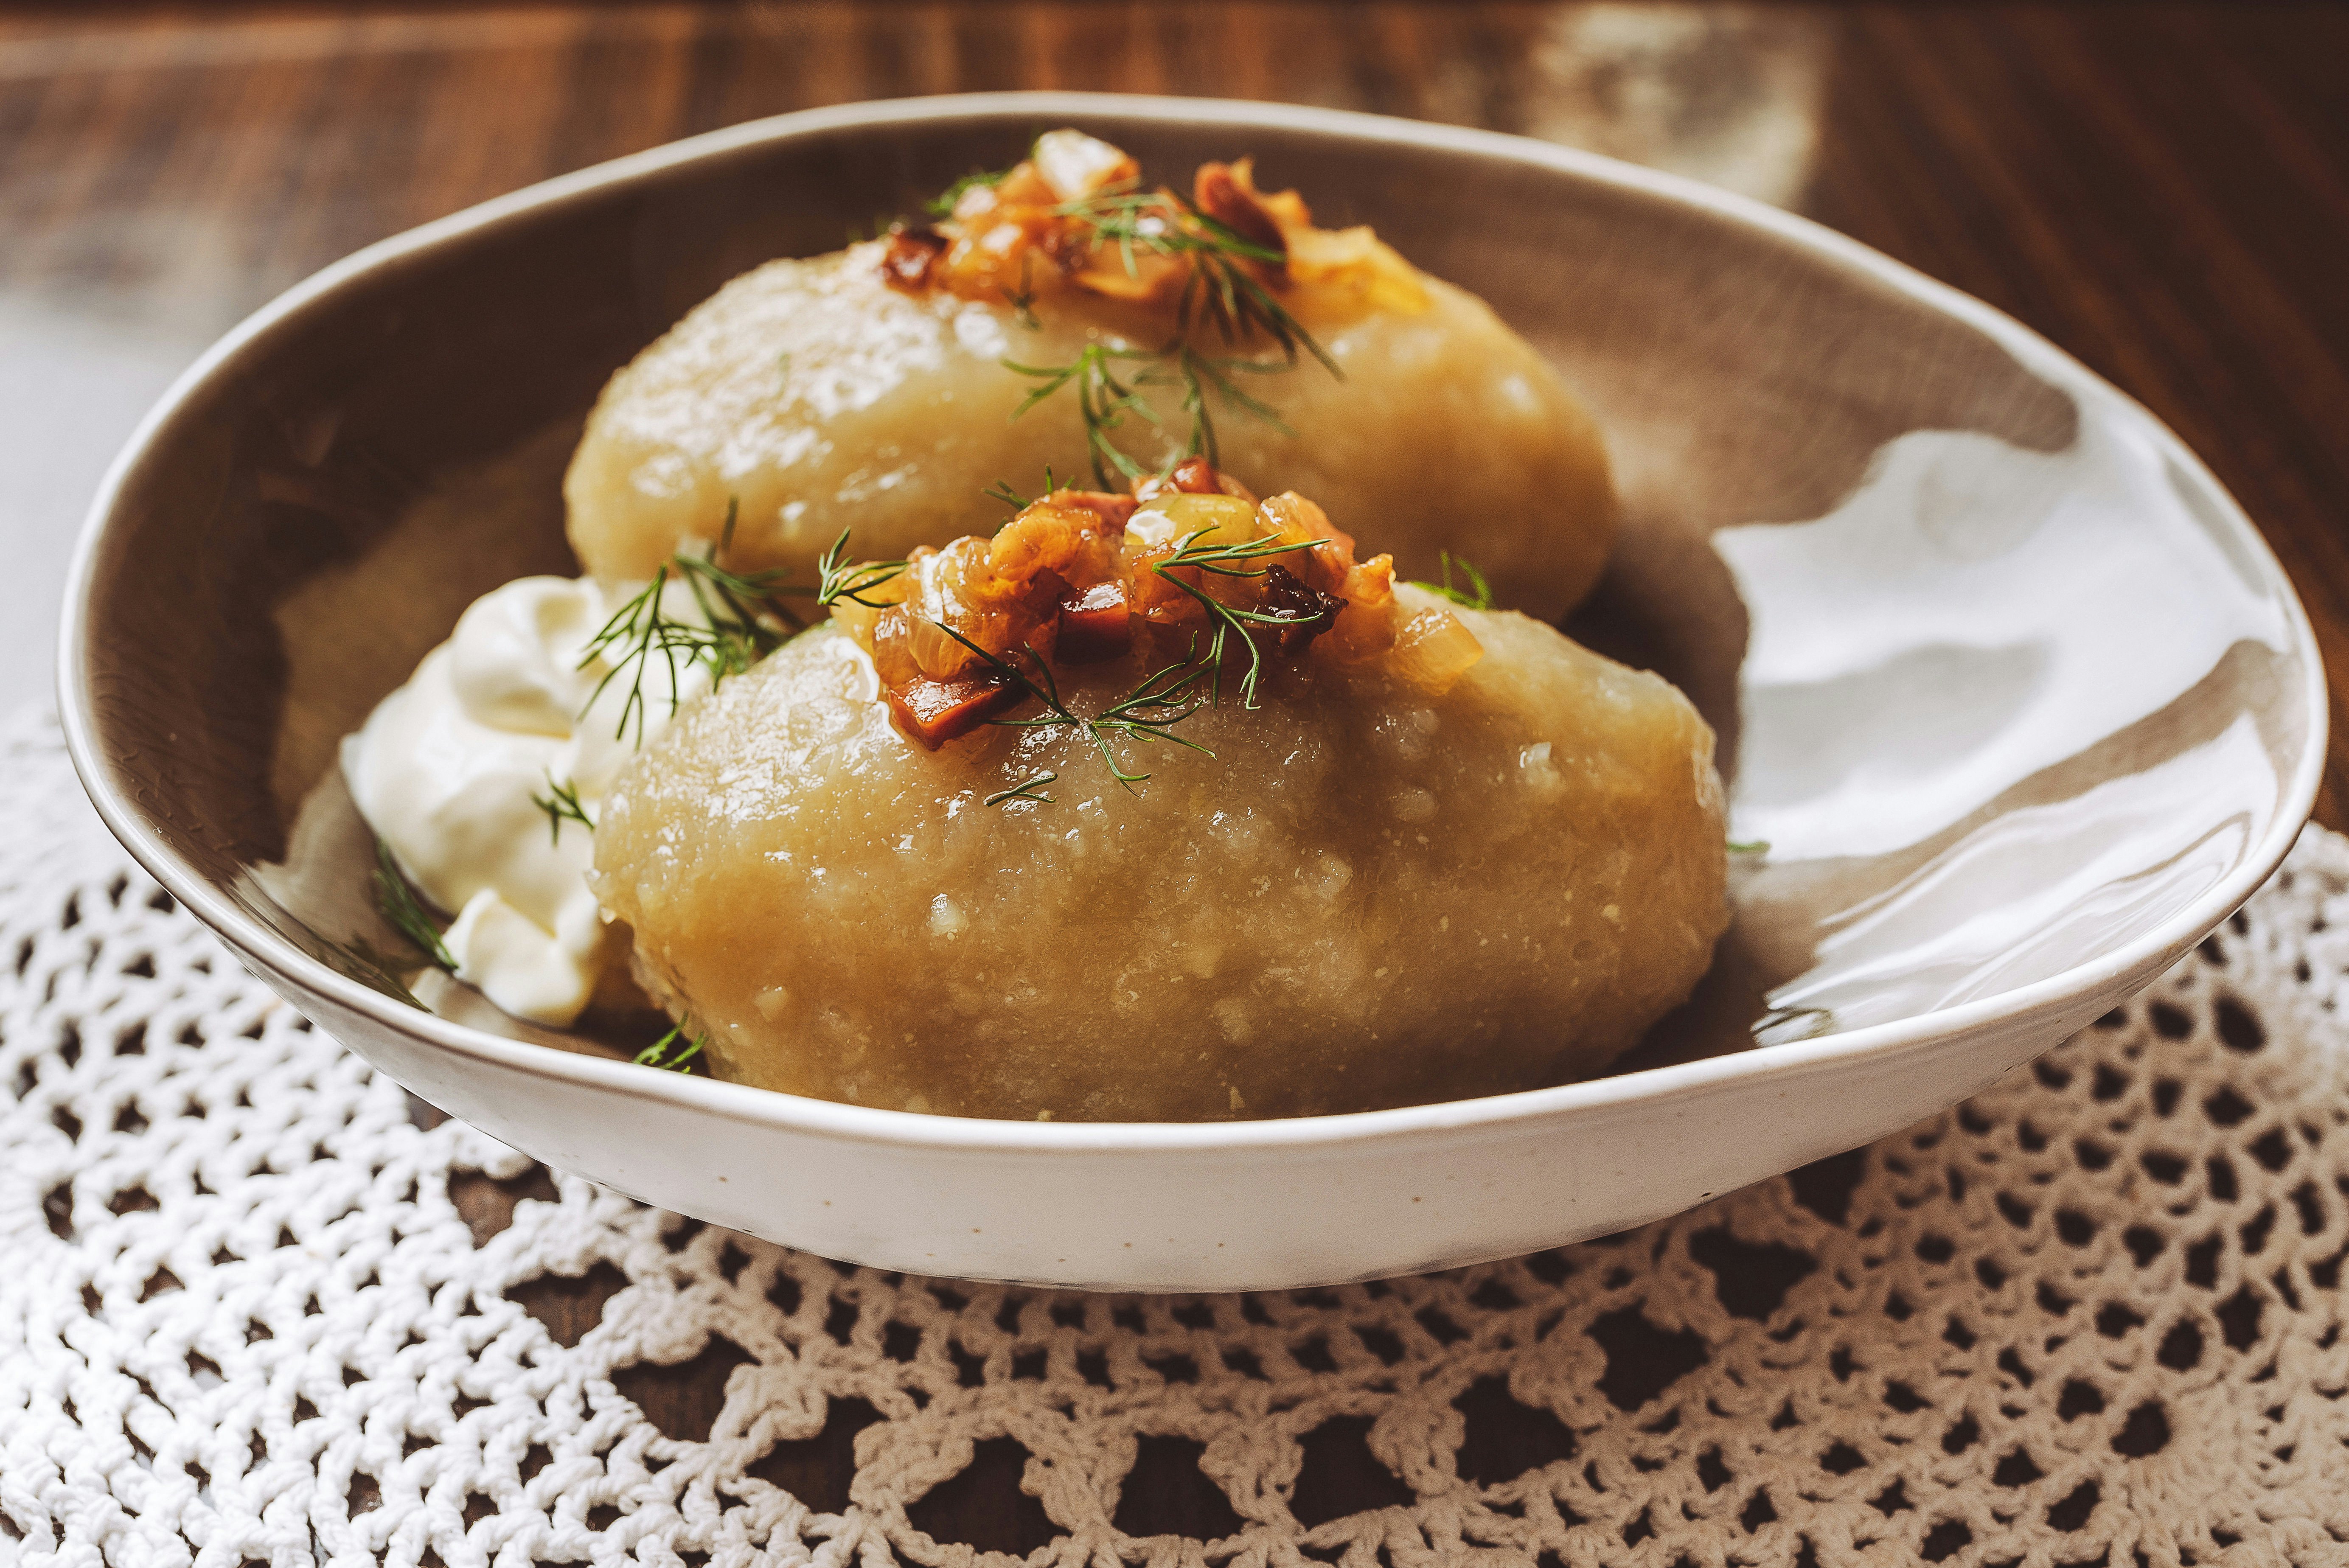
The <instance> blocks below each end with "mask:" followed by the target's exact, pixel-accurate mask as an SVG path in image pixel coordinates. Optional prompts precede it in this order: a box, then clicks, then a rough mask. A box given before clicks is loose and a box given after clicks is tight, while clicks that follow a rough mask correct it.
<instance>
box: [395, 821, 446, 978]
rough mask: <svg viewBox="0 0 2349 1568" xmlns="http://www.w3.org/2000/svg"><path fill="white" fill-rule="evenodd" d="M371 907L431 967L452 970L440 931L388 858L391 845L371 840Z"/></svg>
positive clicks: (397, 863)
mask: <svg viewBox="0 0 2349 1568" xmlns="http://www.w3.org/2000/svg"><path fill="white" fill-rule="evenodd" d="M375 906H376V910H377V912H378V913H380V914H381V915H382V916H383V918H384V921H385V923H387V924H388V925H389V926H390V927H391V928H392V929H393V930H394V931H397V932H398V933H399V934H400V935H401V936H402V937H404V938H406V939H407V941H408V943H409V945H411V946H412V947H414V948H415V949H416V950H417V951H418V952H419V953H421V954H424V956H425V957H426V958H427V959H428V960H429V961H430V962H431V963H432V964H433V965H436V966H438V967H440V968H442V969H447V970H450V971H451V972H453V971H454V970H455V969H456V967H457V960H456V959H455V958H454V957H452V956H450V952H449V948H448V944H445V943H443V942H442V941H441V940H440V927H439V926H438V925H435V924H434V923H432V917H431V916H430V915H429V914H427V913H424V905H423V904H422V903H419V902H418V900H417V897H416V892H415V890H414V889H413V888H411V887H409V885H408V878H407V877H406V876H404V875H402V874H401V872H400V869H399V862H398V861H396V860H394V859H393V858H392V853H391V846H390V845H389V844H387V843H385V842H384V841H382V840H381V839H378V840H377V841H375Z"/></svg>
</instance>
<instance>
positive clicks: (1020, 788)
mask: <svg viewBox="0 0 2349 1568" xmlns="http://www.w3.org/2000/svg"><path fill="white" fill-rule="evenodd" d="M1060 777H1061V776H1060V775H1059V774H1058V773H1039V774H1037V775H1036V777H1034V778H1033V779H1028V780H1026V781H1025V782H1023V783H1019V784H1014V785H1013V786H1012V787H1011V788H1010V789H998V790H997V791H996V792H995V793H994V794H992V795H989V796H988V798H987V799H984V800H982V801H980V802H979V804H980V805H982V806H1000V805H1002V804H1003V802H1005V801H1006V800H1034V801H1037V802H1039V803H1040V804H1042V805H1046V806H1049V805H1050V804H1052V798H1051V797H1050V795H1047V794H1045V793H1044V786H1045V785H1047V784H1050V783H1052V782H1054V781H1055V780H1057V779H1059V778H1060Z"/></svg>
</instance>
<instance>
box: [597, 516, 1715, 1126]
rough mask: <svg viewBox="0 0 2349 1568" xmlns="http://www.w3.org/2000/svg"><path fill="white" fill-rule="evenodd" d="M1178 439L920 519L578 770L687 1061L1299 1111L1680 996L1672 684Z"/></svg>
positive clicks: (1592, 1045) (1588, 1047)
mask: <svg viewBox="0 0 2349 1568" xmlns="http://www.w3.org/2000/svg"><path fill="white" fill-rule="evenodd" d="M1192 477H1194V478H1196V477H1197V476H1192ZM1236 489H1237V486H1234V485H1231V484H1230V483H1229V482H1228V481H1221V482H1216V476H1212V475H1210V476H1206V482H1200V483H1196V484H1195V486H1194V487H1193V490H1192V491H1190V492H1182V491H1177V490H1169V489H1166V488H1164V487H1162V488H1160V489H1159V490H1157V491H1156V492H1155V493H1145V496H1144V498H1143V500H1140V501H1139V502H1138V503H1137V502H1134V501H1130V500H1129V501H1125V502H1123V504H1119V503H1118V502H1116V501H1115V500H1113V499H1112V498H1109V497H1105V496H1098V495H1095V496H1085V495H1078V494H1074V493H1071V492H1061V493H1059V494H1056V495H1054V496H1051V497H1047V498H1045V499H1044V500H1040V501H1039V502H1037V503H1035V504H1033V505H1031V506H1030V508H1028V509H1027V510H1026V511H1023V512H1022V513H1021V514H1020V516H1019V517H1018V518H1017V519H1015V520H1014V521H1013V522H1011V523H1010V524H1009V525H1007V526H1006V527H1005V528H1004V529H1003V530H1002V531H1001V532H999V534H997V535H996V536H995V538H994V539H993V540H992V541H988V540H963V541H957V542H956V543H955V544H953V545H950V546H948V547H947V548H946V549H945V550H942V551H936V552H920V553H919V554H917V555H916V558H915V560H914V562H913V563H912V565H911V566H910V567H909V568H908V569H907V570H906V571H905V572H904V573H900V574H898V575H897V576H896V577H895V578H893V579H892V580H890V581H889V582H888V583H886V584H885V585H883V586H882V587H881V588H880V589H878V590H876V591H875V592H874V593H872V594H870V595H868V596H867V602H865V603H842V604H841V605H838V606H836V607H835V612H836V616H837V618H836V619H834V620H833V622H832V623H830V624H827V625H824V626H822V627H820V628H818V629H816V630H814V631H812V632H809V633H807V634H803V635H802V636H799V637H797V638H795V639H794V640H792V642H790V643H788V644H786V645H784V646H783V647H782V648H781V651H779V652H777V653H775V654H774V655H771V656H770V657H769V658H767V659H766V660H765V661H764V662H763V663H761V664H760V665H757V666H756V667H754V668H752V669H751V670H750V672H749V673H748V674H746V675H743V676H738V677H733V678H730V679H729V680H727V681H726V682H725V683H724V684H723V685H721V686H719V688H718V689H717V690H716V691H715V692H713V693H711V694H710V695H709V696H705V697H702V698H699V699H698V700H696V701H695V702H693V703H692V704H689V705H688V707H686V708H685V709H684V711H682V712H681V713H680V714H679V715H678V717H677V719H676V721H675V723H674V724H673V725H672V727H670V728H669V730H668V731H667V734H666V735H664V736H663V737H662V738H660V739H659V740H658V741H657V743H656V744H654V745H652V746H651V747H649V748H647V750H646V751H644V752H643V753H642V754H640V755H639V756H638V757H637V758H636V760H635V761H634V762H633V763H632V764H631V765H630V766H629V768H628V769H626V771H625V772H624V773H623V774H622V775H621V776H620V777H619V778H618V779H616V781H615V783H614V785H613V787H612V788H611V789H610V791H609V792H608V793H607V794H606V795H605V801H604V809H603V814H602V817H601V819H600V820H599V823H598V826H597V829H596V833H595V866H596V871H595V884H596V887H597V890H598V892H599V895H600V896H601V898H602V900H603V902H604V903H605V906H606V907H607V908H608V909H609V910H610V911H611V912H612V913H614V914H615V915H616V916H617V917H618V918H619V919H621V920H624V921H626V922H627V923H629V924H630V925H632V926H633V927H634V929H635V933H636V966H637V972H638V975H639V978H640V979H641V980H642V981H643V982H644V984H645V985H646V986H647V990H648V991H650V992H651V993H652V994H653V995H655V996H656V997H657V998H659V999H660V1000H662V1001H663V1002H664V1003H665V1004H666V1005H667V1006H669V1007H670V1009H671V1011H672V1012H673V1013H675V1014H677V1015H678V1016H679V1017H680V1018H681V1019H682V1020H683V1021H684V1023H685V1026H686V1027H687V1028H688V1030H689V1031H691V1032H692V1033H694V1034H696V1035H698V1036H700V1037H704V1038H706V1040H707V1051H708V1055H709V1060H710V1062H711V1063H712V1064H713V1066H714V1068H715V1070H716V1071H717V1072H718V1074H719V1076H720V1077H723V1078H731V1079H735V1080H737V1081H740V1082H746V1083H751V1084H757V1085H761V1086H764V1087H767V1088H777V1089H783V1090H788V1091H791V1092H793V1093H799V1094H806V1095H812V1096H817V1097H820V1098H823V1099H835V1100H844V1101H849V1102H852V1103H855V1104H861V1105H868V1106H877V1107H886V1108H892V1109H905V1110H915V1111H932V1112H940V1113H946V1114H952V1115H959V1116H977V1117H995V1118H1012V1119H1032V1118H1039V1117H1050V1118H1059V1119H1094V1120H1187V1119H1229V1118H1251V1117H1265V1116H1296V1115H1308V1114H1314V1113H1323V1112H1333V1111H1345V1110H1357V1109H1371V1108H1375V1107H1381V1106H1392V1105H1401V1104H1410V1103H1417V1102H1424V1101H1430V1100H1438V1099H1459V1098H1465V1097H1469V1096H1475V1095H1483V1094H1492V1093H1498V1092H1503V1091H1507V1090H1514V1089H1521V1088H1533V1087H1536V1086H1538V1085H1543V1084H1549V1083H1556V1082H1559V1081H1562V1080H1565V1079H1568V1078H1577V1077H1580V1076H1584V1075H1587V1074H1589V1073H1591V1072H1594V1071H1597V1070H1599V1068H1603V1067H1604V1066H1605V1065H1606V1064H1607V1063H1608V1062H1609V1060H1610V1059H1611V1058H1612V1057H1615V1056H1616V1055H1617V1054H1618V1053H1619V1052H1621V1051H1622V1050H1623V1049H1624V1048H1625V1047H1628V1046H1630V1044H1632V1043H1633V1042H1634V1041H1635V1040H1636V1039H1637V1038H1638V1037H1639V1036H1640V1033H1641V1032H1642V1031H1643V1030H1644V1029H1645V1028H1646V1027H1647V1026H1649V1025H1650V1024H1651V1023H1652V1022H1654V1021H1655V1020H1656V1019H1657V1018H1658V1017H1659V1016H1661V1015H1662V1014H1663V1013H1665V1012H1666V1011H1668V1010H1669V1009H1670V1008H1671V1007H1672V1006H1674V1005H1676V1004H1677V1003H1678V1002H1680V1001H1681V1000H1682V998H1683V997H1685V996H1686V995H1687V994H1688V993H1689V991H1690V989H1691V987H1692V985H1694V983H1695V982H1696V980H1697V979H1698V978H1699V976H1700V975H1702V973H1703V971H1704V969H1705V967H1706V965H1707V963H1708V961H1709V956H1710V954H1711V951H1712V947H1713V942H1714V939H1715V938H1716V937H1717V936H1718V935H1719V934H1720V933H1721V931H1722V929H1723V924H1724V922H1725V905H1724V887H1723V884H1724V877H1725V858H1726V857H1725V853H1724V846H1723V823H1722V791H1721V784H1720V780H1719V779H1718V777H1717V775H1716V774H1715V772H1714V770H1713V734H1712V731H1711V730H1710V729H1709V728H1708V727H1706V726H1705V724H1704V722H1703V721H1702V719H1701V718H1700V717H1698V716H1697V714H1696V712H1695V710H1694V709H1693V708H1692V707H1691V706H1690V705H1689V703H1688V702H1687V700H1686V699H1685V698H1683V697H1682V696H1681V695H1680V693H1679V692H1677V691H1675V690H1674V689H1673V688H1672V687H1671V686H1669V685H1668V684H1666V683H1665V682H1664V681H1662V680H1660V679H1658V678H1657V677H1655V676H1651V675H1646V674H1641V673H1638V672H1635V671H1632V670H1630V669H1627V668H1624V667H1623V666H1621V665H1616V664H1614V663H1612V662H1610V661H1609V660H1607V659H1604V658H1602V657H1600V656H1599V655H1595V654H1592V653H1590V652H1588V650H1586V649H1584V648H1582V647H1580V646H1578V645H1576V644H1574V643H1573V642H1570V641H1569V640H1568V639H1567V638H1566V637H1564V636H1563V635H1561V634H1558V633H1557V631H1555V630H1553V629H1552V628H1550V627H1549V626H1547V625H1545V624H1542V623H1540V622H1538V621H1536V620H1534V619H1532V618H1530V617H1527V616H1526V615H1522V614H1515V613H1509V612H1500V611H1483V610H1476V609H1471V608H1466V607H1464V606H1459V605H1454V604H1452V603H1447V602H1446V601H1445V600H1444V599H1442V598H1440V597H1438V596H1436V595H1434V594H1432V593H1426V592H1423V591H1422V590H1419V589H1417V588H1413V587H1410V586H1408V585H1401V584H1393V583H1392V582H1391V579H1390V577H1389V573H1390V570H1391V567H1390V563H1389V562H1387V560H1386V558H1385V557H1383V556H1381V557H1374V558H1372V559H1371V561H1369V562H1356V561H1354V559H1353V554H1352V547H1351V542H1350V541H1348V540H1346V539H1345V538H1344V536H1343V535H1342V534H1339V533H1337V531H1335V530H1334V529H1331V528H1330V527H1329V526H1328V524H1327V519H1326V518H1325V517H1323V516H1322V514H1321V513H1320V511H1319V508H1317V507H1315V506H1314V505H1313V503H1311V502H1310V501H1308V500H1304V499H1303V498H1301V497H1298V496H1295V495H1282V496H1276V497H1274V498H1272V499H1271V500H1267V501H1264V502H1262V503H1257V502H1255V501H1254V500H1251V499H1249V498H1247V496H1246V495H1245V494H1239V495H1235V494H1232V493H1230V492H1231V491H1232V490H1236ZM922 627H927V628H929V629H930V633H931V634H926V635H922V636H916V635H915V632H916V628H922ZM949 628H950V629H951V630H952V632H953V635H950V636H949V635H945V634H944V633H945V632H946V631H947V629H949ZM1235 628H1240V629H1239V630H1236V629H1235ZM1218 631H1220V632H1221V633H1222V634H1223V635H1222V640H1221V642H1220V645H1218V644H1217V643H1216V640H1215V639H1216V634H1217V633H1218ZM1218 646H1220V651H1221V654H1222V657H1221V660H1220V662H1217V661H1216V660H1215V659H1214V658H1213V653H1214V652H1215V650H1216V648H1217V647H1218ZM1251 671H1253V672H1254V674H1255V678H1254V679H1253V681H1251V679H1250V672H1251ZM1153 683H1155V684H1153ZM1251 703H1253V706H1251ZM1120 704H1124V705H1125V706H1124V707H1123V708H1121V707H1120V706H1119V705H1120ZM1121 714H1123V716H1124V720H1125V722H1123V723H1120V722H1119V716H1120V715H1121ZM989 717H992V718H995V719H997V720H998V721H999V722H997V723H994V724H988V723H987V722H985V721H986V720H987V719H988V718H989ZM1006 720H1008V721H1010V722H1009V723H1006V722H1000V721H1006ZM1020 720H1035V721H1037V722H1034V723H1029V724H1022V723H1019V722H1018V721H1020ZM1178 739H1179V741H1181V742H1186V743H1188V744H1176V743H1175V741H1176V740H1178ZM1119 774H1123V775H1126V776H1128V777H1129V778H1130V779H1131V787H1130V788H1129V787H1127V786H1126V785H1124V784H1122V783H1121V782H1120V779H1119V777H1118V775H1119ZM1142 775H1146V777H1138V776H1142Z"/></svg>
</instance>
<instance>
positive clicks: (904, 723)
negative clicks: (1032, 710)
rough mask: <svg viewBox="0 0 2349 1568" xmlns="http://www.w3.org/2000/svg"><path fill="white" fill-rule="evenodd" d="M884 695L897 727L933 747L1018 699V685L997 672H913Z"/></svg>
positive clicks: (888, 689) (941, 744) (954, 736)
mask: <svg viewBox="0 0 2349 1568" xmlns="http://www.w3.org/2000/svg"><path fill="white" fill-rule="evenodd" d="M887 695H888V698H889V712H890V714H891V715H892V716H893V717H895V719H896V720H897V727H898V728H900V729H902V730H904V731H905V733H906V734H907V735H909V736H911V737H912V738H914V739H916V740H918V741H920V742H921V743H922V745H924V746H925V747H926V748H929V749H930V750H932V751H936V749H937V748H939V747H941V746H943V745H945V744H946V743H947V741H949V740H957V739H959V738H962V737H963V736H966V735H968V734H969V733H970V732H971V731H972V730H974V729H977V728H978V727H979V726H980V725H982V724H985V723H986V722H987V721H988V719H990V718H993V717H995V716H996V715H997V714H999V713H1001V712H1002V711H1003V710H1004V709H1005V708H1007V707H1010V706H1011V705H1012V704H1013V703H1015V702H1017V701H1019V687H1018V686H1015V685H1013V684H1012V682H1011V681H1010V679H1009V677H1008V676H997V675H985V676H961V677H959V678H957V679H955V680H950V681H934V680H930V679H927V678H926V677H923V676H916V677H914V678H913V679H912V680H909V681H907V682H906V683H905V685H904V686H890V687H888V688H887Z"/></svg>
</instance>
